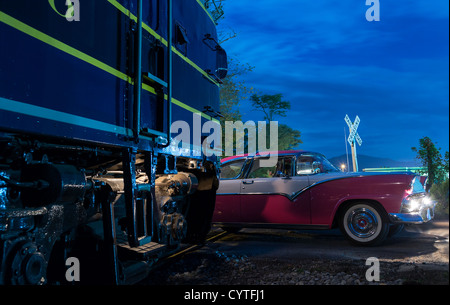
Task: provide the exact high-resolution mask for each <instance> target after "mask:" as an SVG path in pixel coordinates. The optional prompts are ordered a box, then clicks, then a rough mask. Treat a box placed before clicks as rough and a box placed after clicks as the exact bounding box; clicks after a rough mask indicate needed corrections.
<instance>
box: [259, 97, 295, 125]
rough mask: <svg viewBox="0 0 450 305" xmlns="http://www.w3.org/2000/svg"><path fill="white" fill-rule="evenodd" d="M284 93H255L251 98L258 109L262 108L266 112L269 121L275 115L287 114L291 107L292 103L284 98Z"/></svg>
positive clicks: (283, 115) (265, 116) (265, 117)
mask: <svg viewBox="0 0 450 305" xmlns="http://www.w3.org/2000/svg"><path fill="white" fill-rule="evenodd" d="M282 98H283V95H282V94H274V95H269V94H264V95H261V96H259V95H257V94H253V95H252V97H251V98H250V100H251V101H252V103H253V107H255V109H256V110H260V111H262V112H263V113H264V119H265V120H267V121H269V122H270V121H273V118H274V116H275V115H279V116H282V117H285V116H286V112H287V111H288V110H289V109H291V103H290V102H286V101H283V100H282Z"/></svg>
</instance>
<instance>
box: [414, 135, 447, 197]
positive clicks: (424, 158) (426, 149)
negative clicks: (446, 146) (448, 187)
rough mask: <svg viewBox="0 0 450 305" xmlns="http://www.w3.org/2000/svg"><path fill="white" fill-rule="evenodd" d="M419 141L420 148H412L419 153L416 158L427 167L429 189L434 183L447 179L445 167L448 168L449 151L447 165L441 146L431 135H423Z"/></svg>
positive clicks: (427, 186)
mask: <svg viewBox="0 0 450 305" xmlns="http://www.w3.org/2000/svg"><path fill="white" fill-rule="evenodd" d="M419 143H420V147H419V148H416V147H411V149H412V151H414V152H416V153H417V156H416V158H417V159H419V160H420V161H421V162H422V165H423V166H424V167H426V168H427V172H428V181H427V185H426V189H427V191H429V190H430V189H431V187H432V186H433V184H435V183H440V182H442V181H443V180H444V179H445V176H446V173H445V167H447V170H448V152H446V160H447V161H446V162H447V165H445V164H444V163H445V162H444V161H443V159H442V155H441V153H440V150H441V148H439V149H438V148H436V146H435V144H434V143H433V141H432V140H431V139H430V138H429V137H423V138H422V139H420V140H419Z"/></svg>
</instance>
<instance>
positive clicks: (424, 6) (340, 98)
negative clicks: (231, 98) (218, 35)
mask: <svg viewBox="0 0 450 305" xmlns="http://www.w3.org/2000/svg"><path fill="white" fill-rule="evenodd" d="M367 8H368V7H367V6H365V1H362V0H361V1H329V0H327V1H325V0H318V1H300V0H279V1H274V0H258V1H254V0H239V1H231V0H230V1H227V2H226V12H225V14H226V15H225V16H226V19H225V21H224V26H225V27H231V28H233V29H234V30H235V31H236V32H237V33H238V37H237V38H235V39H232V40H230V41H228V42H226V43H225V44H224V47H225V48H226V49H227V51H228V53H229V54H230V55H231V56H235V57H238V58H239V60H240V61H241V62H247V63H249V64H250V65H252V66H255V69H254V71H253V72H251V73H249V74H247V75H245V80H246V82H247V84H248V85H250V86H253V87H255V89H256V90H259V91H260V92H261V93H267V94H276V93H282V94H283V95H284V98H285V100H289V101H291V103H292V111H291V112H290V113H289V115H288V117H287V118H285V119H284V118H283V120H284V121H285V122H287V123H288V124H289V125H290V126H291V127H293V128H296V129H298V130H300V131H301V132H302V140H303V142H304V143H305V144H303V145H304V146H305V148H306V145H308V148H309V147H310V146H317V147H318V148H321V149H326V150H327V151H328V152H326V151H323V152H324V153H326V154H327V155H329V156H334V155H337V154H341V153H342V149H345V146H344V145H343V144H342V143H341V144H340V145H339V142H343V137H344V135H343V132H344V131H343V129H344V126H345V123H344V122H343V118H344V116H345V114H347V113H348V114H349V115H350V116H351V117H352V119H354V117H355V116H356V115H357V114H358V115H359V116H360V117H361V119H362V124H361V127H360V128H361V136H362V137H363V140H364V145H363V147H362V148H361V150H362V151H363V152H364V153H365V154H368V155H380V156H384V157H395V156H398V158H401V159H405V158H409V157H412V158H413V157H414V154H413V153H412V152H411V151H410V147H411V146H414V145H416V144H417V142H418V139H419V138H421V137H423V136H426V135H429V136H431V135H433V136H434V137H435V138H433V137H432V139H436V141H438V142H440V143H441V145H442V146H443V149H444V150H448V109H449V107H448V99H449V94H448V92H449V90H448V81H449V77H448V74H449V73H448V64H449V61H448V2H446V1H433V2H429V1H424V0H416V1H406V0H396V1H381V10H382V12H381V21H380V22H367V21H366V20H365V11H366V10H367ZM241 108H242V110H243V111H242V112H244V113H247V114H248V115H249V116H250V115H252V116H257V115H256V114H255V113H254V112H252V111H250V105H248V104H247V105H246V104H243V105H242V106H241ZM323 143H329V145H328V146H327V144H323ZM339 146H340V147H339ZM326 147H328V148H326ZM386 147H390V150H389V151H386ZM366 149H367V151H365V150H366ZM394 155H395V156H394Z"/></svg>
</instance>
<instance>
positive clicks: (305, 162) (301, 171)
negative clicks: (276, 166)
mask: <svg viewBox="0 0 450 305" xmlns="http://www.w3.org/2000/svg"><path fill="white" fill-rule="evenodd" d="M312 164H313V157H312V156H299V157H298V158H297V170H296V173H297V175H310V174H312V172H313V167H312Z"/></svg>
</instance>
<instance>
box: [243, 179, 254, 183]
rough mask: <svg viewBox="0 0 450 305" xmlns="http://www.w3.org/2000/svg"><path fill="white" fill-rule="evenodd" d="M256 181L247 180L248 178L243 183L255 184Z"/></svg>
mask: <svg viewBox="0 0 450 305" xmlns="http://www.w3.org/2000/svg"><path fill="white" fill-rule="evenodd" d="M254 182H255V181H253V180H250V181H248V180H247V181H246V180H244V181H243V182H242V183H244V184H253V183H254Z"/></svg>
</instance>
